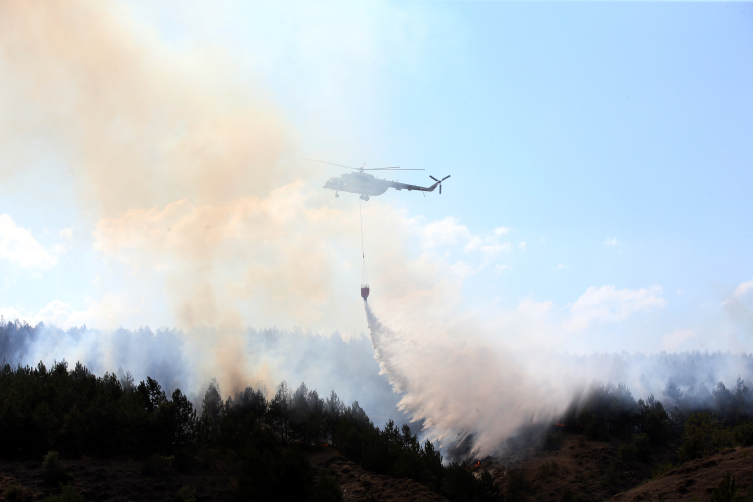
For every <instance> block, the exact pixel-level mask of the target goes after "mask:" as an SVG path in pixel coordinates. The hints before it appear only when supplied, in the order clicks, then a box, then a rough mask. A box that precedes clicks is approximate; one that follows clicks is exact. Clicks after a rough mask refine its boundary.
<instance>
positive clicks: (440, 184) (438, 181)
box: [429, 174, 450, 195]
mask: <svg viewBox="0 0 753 502" xmlns="http://www.w3.org/2000/svg"><path fill="white" fill-rule="evenodd" d="M449 177H450V175H447V176H445V177H444V178H442V179H441V180H438V179H437V178H435V177H434V176H432V175H431V174H430V175H429V178H431V179H433V180H434V181H436V183H435V185H439V195H442V182H443V181H444V180H446V179H447V178H449Z"/></svg>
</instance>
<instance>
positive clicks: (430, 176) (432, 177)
mask: <svg viewBox="0 0 753 502" xmlns="http://www.w3.org/2000/svg"><path fill="white" fill-rule="evenodd" d="M429 178H431V179H433V180H434V181H436V182H437V183H439V180H438V179H437V178H435V177H434V176H432V175H431V174H430V175H429Z"/></svg>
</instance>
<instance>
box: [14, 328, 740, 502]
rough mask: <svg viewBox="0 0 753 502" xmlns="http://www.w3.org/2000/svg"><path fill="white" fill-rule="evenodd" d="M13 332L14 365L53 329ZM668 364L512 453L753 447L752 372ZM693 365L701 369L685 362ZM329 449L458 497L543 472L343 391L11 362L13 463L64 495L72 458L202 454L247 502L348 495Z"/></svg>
mask: <svg viewBox="0 0 753 502" xmlns="http://www.w3.org/2000/svg"><path fill="white" fill-rule="evenodd" d="M2 328H3V329H0V348H2V349H3V350H4V352H2V353H1V354H0V357H3V358H5V357H6V356H9V357H10V359H11V360H13V359H14V357H15V354H16V353H15V352H14V350H13V349H14V348H16V349H17V348H19V347H28V344H29V343H31V342H33V339H34V338H35V337H36V336H38V335H39V329H38V327H37V328H34V327H30V326H28V325H24V324H23V323H7V324H4V325H3V326H2ZM24 339H25V340H26V341H25V342H24V343H23V344H19V340H24ZM661 357H663V358H664V360H667V361H669V362H672V363H675V364H674V367H673V369H672V374H673V375H674V377H672V378H670V379H669V380H668V381H667V383H666V386H665V388H664V391H663V392H662V396H661V400H659V399H656V398H655V397H654V396H653V395H649V396H648V397H647V398H646V399H645V400H644V399H637V400H636V399H635V398H634V396H633V395H632V393H631V391H630V389H629V388H628V387H627V386H625V385H623V384H621V383H618V384H612V383H603V382H595V383H594V384H593V385H592V386H591V387H590V388H589V389H588V391H587V392H585V393H584V395H583V397H581V398H578V399H575V400H574V401H573V402H572V403H571V405H570V406H569V408H568V409H567V411H566V412H565V413H564V414H563V415H562V416H561V417H559V418H557V419H555V420H552V422H546V423H538V424H532V425H531V426H530V427H527V428H523V429H522V430H521V431H520V434H519V435H518V436H516V437H513V438H510V439H508V441H507V444H506V445H500V451H501V452H502V451H504V450H506V449H507V450H509V449H515V448H516V447H518V446H520V445H524V446H525V447H527V448H528V447H530V448H533V449H534V450H537V451H543V452H547V451H556V450H558V449H559V448H561V446H562V444H563V441H565V440H567V437H568V436H569V437H573V436H577V437H579V438H583V440H584V441H589V442H595V443H599V442H600V443H605V444H606V443H609V442H610V441H611V442H612V443H615V444H617V445H618V446H616V448H618V456H619V459H618V460H619V462H620V463H621V464H620V465H623V466H628V467H629V466H651V467H650V469H651V472H652V475H653V476H659V475H661V474H662V473H663V472H667V471H670V470H671V469H674V468H676V467H677V466H680V465H683V464H684V463H687V462H691V461H693V460H695V459H700V458H704V457H706V456H709V455H713V454H715V453H718V452H721V451H724V450H725V449H728V448H731V447H736V446H749V445H752V444H753V392H751V390H750V389H749V387H748V386H747V385H746V383H745V381H744V380H743V379H742V378H741V377H738V378H737V381H736V382H735V384H734V386H732V387H729V388H728V387H727V386H725V384H724V383H722V382H716V384H715V385H713V386H711V390H709V389H708V388H707V384H709V383H710V379H709V378H705V379H704V380H703V381H700V382H699V381H696V380H695V379H694V377H693V375H692V369H693V368H694V367H695V368H696V369H697V367H698V365H700V364H701V363H704V361H706V362H708V361H709V360H710V358H709V357H708V356H702V355H690V356H687V355H686V356H675V355H664V356H661ZM679 357H685V358H686V359H689V361H690V363H691V364H688V363H687V361H685V362H684V363H683V364H676V363H677V361H678V358H679ZM720 357H721V356H719V355H712V358H720ZM694 358H695V359H694ZM748 359H749V358H748ZM656 360H658V359H656ZM746 364H747V360H746ZM707 367H708V364H707V366H706V367H704V368H707ZM678 375H679V376H678ZM663 403H666V406H665V404H663ZM450 446H453V445H450ZM456 446H457V445H456ZM322 448H334V449H336V450H337V451H338V452H339V454H341V455H343V456H344V457H347V459H350V460H351V461H352V462H354V463H355V464H357V465H359V466H361V467H362V468H363V469H366V470H368V471H370V472H374V473H379V474H385V475H389V476H393V477H396V478H407V479H411V480H415V481H417V482H418V483H421V484H422V485H423V486H425V487H426V488H427V489H429V490H431V491H433V492H435V493H437V494H441V495H442V496H443V497H445V498H446V499H448V500H451V501H458V502H466V501H467V502H471V501H501V500H508V501H515V500H526V492H525V489H524V487H525V486H526V483H522V482H520V480H521V479H524V478H525V477H526V476H529V477H530V473H525V472H519V473H517V474H515V473H513V474H515V475H512V474H511V475H510V476H508V477H507V478H506V480H504V481H501V480H500V478H499V477H496V478H495V477H492V475H491V474H490V473H489V472H488V471H487V470H477V469H475V471H476V472H474V469H471V468H470V463H471V461H473V462H474V463H476V464H478V461H479V460H484V459H476V458H472V457H473V454H472V448H471V449H467V450H462V449H460V448H451V447H450V448H446V449H443V450H442V451H443V452H444V453H445V455H447V456H450V457H452V458H446V459H443V457H442V454H440V452H439V451H438V448H437V446H436V445H435V444H433V443H432V442H430V441H424V442H423V444H422V443H421V442H419V440H418V437H417V435H416V434H415V433H414V431H412V430H411V428H410V427H409V426H408V425H402V426H398V425H397V424H395V423H394V422H392V421H388V422H387V423H386V424H384V425H383V426H378V425H377V424H374V423H373V422H372V421H371V420H370V419H369V417H368V416H367V414H366V412H365V411H364V410H363V408H362V407H361V406H360V405H359V403H358V401H354V402H353V403H351V404H346V403H344V402H342V401H341V400H340V398H339V397H338V395H337V394H336V393H335V391H334V390H333V391H331V392H330V394H329V395H327V396H326V397H322V396H320V395H319V393H318V392H317V391H316V390H313V389H309V388H307V386H306V385H305V384H303V383H302V384H300V385H299V386H298V387H297V388H295V389H293V388H291V387H290V386H289V385H288V384H287V383H286V382H285V381H283V382H281V383H280V384H279V385H277V387H276V388H275V392H274V395H271V394H270V395H267V394H266V392H265V391H263V390H262V389H254V388H251V387H246V388H245V389H243V390H242V391H239V392H237V393H235V394H234V395H232V396H228V397H227V398H224V399H223V397H222V395H221V393H220V390H219V387H218V386H217V385H216V383H212V384H211V385H209V387H208V389H207V390H206V392H205V393H204V395H203V398H202V399H201V402H197V403H196V406H195V405H194V403H192V402H191V401H190V400H189V399H188V397H187V396H186V395H185V394H184V393H183V392H182V391H181V390H180V389H179V388H175V389H174V390H172V392H170V393H167V392H166V391H165V390H163V387H162V385H161V384H160V383H159V382H158V381H157V380H156V379H154V378H152V377H149V376H147V377H146V378H145V379H144V380H143V381H140V382H138V383H137V382H135V381H134V379H133V378H132V376H131V374H130V373H129V372H126V373H124V374H121V375H120V376H116V375H115V374H112V373H104V374H102V375H97V374H95V373H94V372H92V371H90V370H89V369H88V368H87V367H86V366H85V365H83V364H81V363H80V362H77V363H76V364H75V365H73V367H72V368H71V367H69V365H68V363H67V362H65V361H61V362H55V363H53V364H52V365H51V366H50V367H49V368H48V367H47V366H45V364H44V363H43V362H39V363H38V364H37V365H36V367H30V366H23V365H19V364H15V365H12V364H11V363H6V362H4V363H3V364H2V366H1V367H0V457H2V458H3V459H5V460H6V461H28V460H30V459H33V460H36V461H41V460H42V459H44V460H45V466H46V467H45V478H46V479H47V481H48V482H49V485H50V486H51V487H58V486H60V487H61V488H58V491H59V492H60V495H58V497H63V495H64V494H65V493H69V494H70V490H69V491H68V492H66V490H67V489H68V488H66V483H69V482H70V480H71V478H70V476H69V475H68V474H66V473H65V472H64V470H62V469H61V467H60V463H59V462H58V461H57V459H59V458H62V459H75V458H99V459H107V458H115V457H128V458H136V459H139V461H140V462H141V464H142V472H143V473H146V474H149V473H152V474H155V473H157V474H158V473H159V472H161V471H162V470H163V467H164V466H165V465H167V464H169V465H171V466H173V467H174V468H176V469H178V470H180V471H181V472H188V473H191V472H198V471H200V470H201V469H202V468H206V465H205V464H206V460H202V459H206V458H219V457H221V458H225V459H230V462H231V463H232V464H233V466H234V468H233V469H234V470H233V473H234V482H233V490H234V497H235V499H237V500H246V499H247V498H248V497H249V496H251V494H253V496H254V497H255V498H257V499H259V500H271V499H275V500H317V501H325V500H341V499H342V490H341V488H340V486H339V485H338V484H337V482H336V481H335V479H334V478H333V477H331V476H328V475H326V473H325V474H324V475H322V474H321V473H317V472H316V471H315V470H314V469H312V466H311V464H310V462H309V460H308V455H310V453H311V452H312V451H316V450H317V449H322ZM497 461H498V460H497ZM492 463H493V462H492ZM489 465H491V464H489ZM202 466H203V467H202ZM610 468H611V467H610ZM648 468H649V467H646V468H643V470H644V471H645V470H646V469H648ZM615 469H616V467H615ZM639 470H640V469H639ZM474 474H475V475H474ZM607 475H608V474H607ZM516 476H517V477H516ZM516 480H517V481H516ZM529 485H530V483H529ZM69 488H70V487H69ZM7 498H8V497H7V496H6V499H7ZM54 500H69V499H66V498H58V499H55V498H54V497H53V498H51V499H50V502H53V501H54ZM70 500H74V499H70ZM176 500H177V499H176Z"/></svg>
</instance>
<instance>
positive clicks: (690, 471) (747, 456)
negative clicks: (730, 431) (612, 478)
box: [612, 448, 753, 502]
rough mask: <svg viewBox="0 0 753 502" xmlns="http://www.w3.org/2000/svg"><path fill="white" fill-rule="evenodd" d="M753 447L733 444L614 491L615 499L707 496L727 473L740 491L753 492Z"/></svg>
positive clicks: (698, 497) (705, 497) (703, 497)
mask: <svg viewBox="0 0 753 502" xmlns="http://www.w3.org/2000/svg"><path fill="white" fill-rule="evenodd" d="M752 453H753V451H751V448H746V449H743V448H730V449H728V450H724V451H723V452H721V453H719V454H717V455H713V456H710V457H705V458H702V459H698V460H694V461H692V462H688V463H686V464H683V465H681V466H680V467H678V468H677V469H673V470H671V471H669V472H667V473H666V474H664V475H663V476H661V477H660V478H658V479H656V480H653V481H651V482H648V483H646V484H644V485H642V486H638V487H636V488H633V489H632V490H629V491H627V492H624V493H620V494H618V495H615V496H614V498H612V500H613V501H633V500H641V501H643V500H645V501H648V500H659V497H661V498H662V499H663V500H665V501H666V502H670V501H675V500H692V499H694V498H695V499H696V500H708V499H709V497H710V495H711V492H712V491H713V490H714V488H715V487H716V486H717V485H718V484H719V482H720V481H721V480H722V477H723V476H724V473H725V472H727V471H729V472H730V474H731V475H732V476H735V478H736V481H737V487H738V489H739V490H738V495H745V493H746V491H747V490H748V489H749V488H750V489H751V492H753V454H752Z"/></svg>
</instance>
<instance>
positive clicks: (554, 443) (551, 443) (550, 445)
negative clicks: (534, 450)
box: [544, 432, 564, 450]
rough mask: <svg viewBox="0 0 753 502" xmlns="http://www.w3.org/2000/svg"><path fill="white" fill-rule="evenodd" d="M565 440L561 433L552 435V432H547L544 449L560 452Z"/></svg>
mask: <svg viewBox="0 0 753 502" xmlns="http://www.w3.org/2000/svg"><path fill="white" fill-rule="evenodd" d="M563 440H564V437H563V436H562V434H561V433H557V434H552V433H551V432H547V434H546V436H545V437H544V449H545V450H559V449H560V447H562V442H563Z"/></svg>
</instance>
